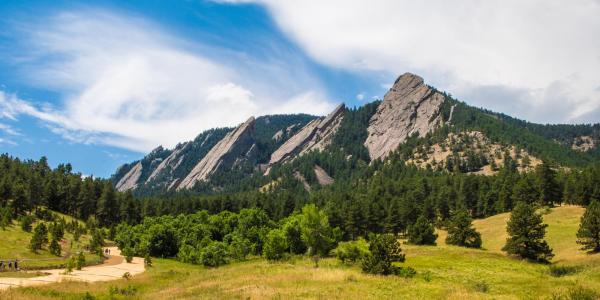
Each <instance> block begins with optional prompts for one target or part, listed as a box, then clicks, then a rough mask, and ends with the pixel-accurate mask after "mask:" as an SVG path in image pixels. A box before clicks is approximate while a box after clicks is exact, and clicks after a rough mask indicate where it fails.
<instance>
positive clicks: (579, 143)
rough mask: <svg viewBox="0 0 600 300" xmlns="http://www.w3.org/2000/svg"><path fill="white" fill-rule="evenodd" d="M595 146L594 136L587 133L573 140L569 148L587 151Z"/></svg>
mask: <svg viewBox="0 0 600 300" xmlns="http://www.w3.org/2000/svg"><path fill="white" fill-rule="evenodd" d="M595 147H596V143H595V141H594V138H592V137H591V136H587V135H582V136H578V137H576V138H575V139H574V140H573V144H572V145H571V149H573V150H577V151H581V152H587V151H590V150H592V149H594V148H595Z"/></svg>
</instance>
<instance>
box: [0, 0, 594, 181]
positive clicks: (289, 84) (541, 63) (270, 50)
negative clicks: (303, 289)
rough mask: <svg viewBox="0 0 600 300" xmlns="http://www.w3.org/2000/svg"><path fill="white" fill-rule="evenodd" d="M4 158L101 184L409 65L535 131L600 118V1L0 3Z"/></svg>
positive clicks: (367, 92)
mask: <svg viewBox="0 0 600 300" xmlns="http://www.w3.org/2000/svg"><path fill="white" fill-rule="evenodd" d="M0 15H1V16H2V18H0V153H9V154H10V155H13V156H17V157H19V158H23V159H36V160H37V159H39V158H40V157H41V156H47V157H48V161H49V162H50V164H51V165H53V166H55V165H56V164H58V163H63V162H70V163H71V164H72V165H73V168H74V170H75V171H78V172H81V173H82V174H84V175H94V176H100V177H108V176H110V175H111V174H112V173H113V172H114V171H115V169H116V168H117V167H118V166H119V165H121V164H123V163H126V162H131V161H133V160H136V159H139V158H140V157H142V156H143V155H144V154H145V153H147V152H149V151H151V150H152V149H154V148H155V147H157V146H158V145H163V146H164V147H167V148H171V147H173V146H175V145H176V144H177V143H179V142H183V141H187V140H191V139H193V138H194V137H195V136H196V135H198V134H199V133H200V132H202V131H203V130H206V129H209V128H214V127H224V126H235V125H237V124H239V123H241V122H243V121H245V120H246V119H247V118H248V117H250V116H260V115H267V114H278V113H309V114H314V115H324V114H327V113H328V112H329V111H331V110H332V109H333V108H334V107H335V106H336V105H337V104H339V103H342V102H343V103H345V104H346V105H348V106H350V107H354V106H360V105H364V104H365V103H368V102H370V101H373V99H380V98H382V97H383V95H384V94H385V92H386V91H387V90H388V89H389V88H390V86H391V83H393V81H394V80H395V78H396V77H397V76H398V75H400V74H402V73H405V72H412V73H415V74H418V75H420V76H422V77H423V78H424V79H425V81H426V83H428V84H430V85H433V86H435V87H437V88H438V89H440V90H444V91H447V92H449V93H450V94H452V95H453V96H454V97H456V98H458V99H459V100H462V101H465V102H466V103H468V104H471V105H474V106H477V107H485V108H487V109H491V110H494V111H498V112H503V113H506V114H509V115H512V116H515V117H518V118H521V119H526V120H528V121H532V122H537V123H570V124H574V123H597V122H600V38H599V37H600V18H598V16H600V1H599V0H579V1H570V2H565V1H558V0H557V1H552V0H539V1H538V0H526V1H523V0H521V1H512V0H502V1H500V0H490V1H475V0H457V1H444V0H440V1H403V0H394V1H384V0H377V1H358V0H357V1H352V0H346V1H342V0H330V1H292V0H290V1H285V0H250V1H246V0H242V1H235V0H233V1H232V0H225V1H223V0H218V1H193V0H188V1H175V0H173V1H152V0H145V1H81V2H75V1H60V0H58V1H2V3H0Z"/></svg>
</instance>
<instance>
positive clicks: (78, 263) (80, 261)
mask: <svg viewBox="0 0 600 300" xmlns="http://www.w3.org/2000/svg"><path fill="white" fill-rule="evenodd" d="M84 266H85V255H83V252H82V251H79V253H77V259H76V260H75V269H77V270H81V269H82V268H83V267H84Z"/></svg>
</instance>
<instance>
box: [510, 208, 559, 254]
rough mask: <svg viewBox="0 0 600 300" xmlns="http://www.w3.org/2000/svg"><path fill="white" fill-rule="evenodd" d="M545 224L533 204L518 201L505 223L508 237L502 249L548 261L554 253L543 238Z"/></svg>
mask: <svg viewBox="0 0 600 300" xmlns="http://www.w3.org/2000/svg"><path fill="white" fill-rule="evenodd" d="M546 227H548V225H547V224H543V222H542V216H541V215H540V214H538V213H536V212H535V209H534V208H533V206H531V205H529V204H526V203H523V202H519V203H517V205H516V206H515V208H514V209H513V211H512V213H511V214H510V220H509V221H508V224H507V232H508V236H509V237H508V239H507V240H506V245H504V247H503V248H502V251H505V252H507V253H508V254H513V255H517V256H520V257H522V258H527V259H531V260H534V261H539V262H548V261H549V260H550V259H552V257H553V256H554V254H553V253H552V249H551V248H550V246H548V243H546V241H545V240H544V236H545V234H546Z"/></svg>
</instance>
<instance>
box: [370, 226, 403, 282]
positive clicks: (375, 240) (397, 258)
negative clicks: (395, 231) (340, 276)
mask: <svg viewBox="0 0 600 300" xmlns="http://www.w3.org/2000/svg"><path fill="white" fill-rule="evenodd" d="M369 251H370V253H369V254H368V255H367V256H365V258H364V259H363V261H362V270H363V272H365V273H370V274H381V275H390V274H396V273H398V272H399V271H398V267H396V266H394V265H393V263H394V262H403V261H404V254H402V249H401V248H400V242H399V241H398V240H397V239H396V236H394V235H392V234H377V235H374V236H373V237H372V239H371V243H370V245H369Z"/></svg>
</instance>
